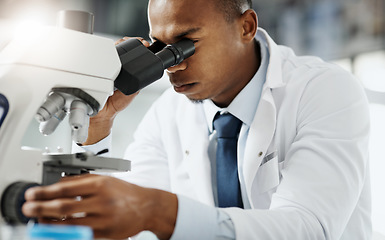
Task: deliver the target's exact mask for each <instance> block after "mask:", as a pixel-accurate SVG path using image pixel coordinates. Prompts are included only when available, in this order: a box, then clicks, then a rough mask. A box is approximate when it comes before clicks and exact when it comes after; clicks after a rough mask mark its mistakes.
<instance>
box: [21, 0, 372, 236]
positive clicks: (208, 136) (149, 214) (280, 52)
mask: <svg viewBox="0 0 385 240" xmlns="http://www.w3.org/2000/svg"><path fill="white" fill-rule="evenodd" d="M149 23H150V31H151V32H150V34H151V38H152V39H153V40H154V41H162V42H164V43H173V42H176V41H178V40H180V39H182V38H189V39H192V40H193V41H194V42H195V46H196V52H195V54H194V55H193V56H192V57H191V58H188V59H186V60H185V61H184V62H182V63H181V64H179V65H177V66H174V67H171V68H169V69H167V72H168V75H169V78H170V82H171V84H172V85H173V90H168V91H166V92H165V93H164V95H163V96H161V97H160V99H159V100H158V101H157V102H155V103H154V105H153V106H152V107H151V109H150V110H149V112H148V113H147V115H146V116H145V117H144V119H143V121H142V123H141V124H140V125H139V127H138V129H137V132H136V134H135V142H134V143H133V144H132V145H131V146H130V147H129V148H128V150H127V154H126V157H127V158H128V159H130V160H132V161H133V162H132V163H133V165H132V173H128V174H126V175H125V176H121V177H122V178H123V179H125V180H127V182H126V181H122V180H118V179H116V178H112V177H106V176H95V175H87V176H78V177H72V178H66V179H63V181H61V182H60V183H58V184H54V185H52V186H47V187H38V188H33V189H30V190H29V191H27V192H26V199H27V203H26V204H25V205H24V206H23V212H24V214H25V215H27V216H31V217H32V216H33V217H38V218H39V219H40V221H42V222H55V223H63V224H82V225H89V226H91V227H92V228H93V229H94V233H95V236H96V237H108V238H126V237H128V236H132V235H135V234H137V233H138V232H140V231H142V230H149V231H152V232H154V233H155V234H156V235H157V236H158V238H160V239H170V238H171V239H370V235H371V223H370V193H369V176H368V163H367V155H368V149H367V142H368V131H369V118H368V106H367V101H366V98H365V96H364V92H363V90H362V89H361V87H360V84H359V83H358V81H357V80H355V79H354V78H353V77H352V76H351V75H350V74H348V73H346V72H344V71H342V70H341V69H339V68H338V67H337V66H334V65H331V64H327V63H325V62H322V61H321V60H320V59H318V58H313V57H297V56H295V55H294V53H293V52H292V51H291V50H290V49H289V48H286V47H283V46H277V45H276V44H275V43H274V42H273V41H272V40H271V38H270V37H269V36H268V35H267V33H266V32H265V31H264V30H263V29H260V28H258V23H257V15H256V13H255V12H254V11H253V10H251V2H250V1H246V0H237V1H230V0H211V1H206V0H194V1H188V0H150V2H149ZM122 41H123V40H122ZM143 42H144V44H145V45H146V46H148V43H147V42H145V41H143ZM132 98H133V96H123V95H122V94H121V93H120V92H115V94H114V95H113V96H111V97H110V98H109V100H108V102H107V104H106V106H105V107H104V109H103V110H102V111H101V112H100V113H99V114H98V116H96V117H95V118H93V119H92V120H91V122H90V133H89V137H88V139H87V143H86V144H87V145H90V146H85V147H84V148H86V149H88V150H92V149H94V150H97V149H100V148H101V147H104V146H105V145H106V142H108V140H109V138H110V137H109V134H110V129H111V127H112V123H113V119H114V117H115V116H116V114H117V113H118V112H119V111H121V110H123V109H124V108H125V107H126V106H127V105H128V104H129V103H130V101H131V100H132ZM230 118H231V119H232V120H231V121H233V119H236V120H235V122H236V121H238V123H237V124H238V125H237V127H225V128H224V129H225V130H229V129H230V130H231V129H236V128H237V130H236V131H234V132H235V135H236V138H235V143H236V144H235V150H237V152H235V155H234V140H233V139H234V138H233V137H227V138H229V139H230V138H231V139H232V140H231V141H232V143H228V144H229V145H223V142H226V141H227V140H223V137H222V136H221V134H222V133H223V130H222V127H221V125H220V124H219V123H218V122H219V121H217V120H218V119H230ZM232 126H235V125H232ZM238 131H239V132H238ZM226 144H227V143H226ZM230 145H231V147H230ZM228 155H230V156H232V158H235V163H232V164H233V165H230V166H231V167H228V165H227V164H228V162H226V161H227V160H226V161H223V159H231V157H228ZM229 169H230V170H232V172H231V173H225V172H226V171H228V170H229ZM226 174H227V175H226ZM133 183H137V184H139V185H140V186H139V185H134V184H133ZM150 187H154V188H150ZM226 187H227V188H228V189H226ZM160 189H162V190H160ZM77 196H81V200H79V198H76V197H77ZM74 213H83V217H79V214H77V217H74V216H73V214H74ZM58 219H62V220H58Z"/></svg>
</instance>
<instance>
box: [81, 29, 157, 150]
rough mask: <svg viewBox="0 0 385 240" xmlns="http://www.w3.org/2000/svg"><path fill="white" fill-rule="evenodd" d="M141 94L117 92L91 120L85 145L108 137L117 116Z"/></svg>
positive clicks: (144, 41) (125, 38) (121, 40)
mask: <svg viewBox="0 0 385 240" xmlns="http://www.w3.org/2000/svg"><path fill="white" fill-rule="evenodd" d="M128 39H130V38H129V37H124V38H122V39H119V40H118V41H116V43H115V44H116V45H117V44H119V43H121V42H124V41H125V40H128ZM137 39H139V40H140V41H141V42H142V43H143V45H144V46H146V47H149V46H150V44H149V43H148V42H147V41H146V40H144V39H143V38H137ZM138 93H139V92H137V93H134V94H131V95H128V96H126V95H124V94H123V93H122V92H120V91H119V90H116V91H115V92H114V94H113V95H112V96H110V97H109V98H108V100H107V102H106V104H105V105H104V107H103V109H102V110H100V111H99V113H98V114H97V115H96V116H94V117H92V118H91V119H90V126H89V128H88V138H87V140H86V142H85V143H83V145H91V144H94V143H97V142H99V141H100V140H102V139H103V138H105V137H107V136H108V135H109V134H110V132H111V128H112V124H113V122H114V119H115V117H116V115H117V114H118V113H119V112H120V111H122V110H124V109H125V108H126V107H127V106H128V105H129V104H130V103H131V102H132V100H133V99H134V98H135V97H136V95H138Z"/></svg>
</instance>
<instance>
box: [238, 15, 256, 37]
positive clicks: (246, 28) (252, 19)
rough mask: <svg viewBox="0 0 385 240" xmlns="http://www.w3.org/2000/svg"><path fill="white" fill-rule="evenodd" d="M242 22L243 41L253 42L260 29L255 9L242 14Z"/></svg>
mask: <svg viewBox="0 0 385 240" xmlns="http://www.w3.org/2000/svg"><path fill="white" fill-rule="evenodd" d="M240 21H241V22H240V23H241V25H242V36H241V37H242V39H243V40H244V41H246V42H250V41H252V40H253V39H254V37H255V34H256V33H257V29H258V17H257V13H256V12H255V11H254V10H253V9H248V10H246V11H245V12H244V13H243V14H242V16H241V18H240Z"/></svg>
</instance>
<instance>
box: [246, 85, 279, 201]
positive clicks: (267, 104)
mask: <svg viewBox="0 0 385 240" xmlns="http://www.w3.org/2000/svg"><path fill="white" fill-rule="evenodd" d="M275 125H276V109H275V105H274V100H273V96H272V94H271V89H270V88H264V91H263V93H262V97H261V100H260V102H259V105H258V109H257V112H256V114H255V117H254V120H253V122H252V124H251V126H250V130H249V135H248V138H247V142H246V146H245V157H244V164H243V172H244V177H245V186H246V191H247V195H248V196H249V202H250V204H251V206H252V208H253V207H254V206H253V205H254V204H253V201H252V192H251V189H252V184H253V181H254V178H255V176H256V172H257V171H258V168H259V166H260V164H261V162H262V159H263V158H264V156H265V155H266V151H267V150H268V148H269V145H270V144H271V141H272V139H273V136H274V133H275Z"/></svg>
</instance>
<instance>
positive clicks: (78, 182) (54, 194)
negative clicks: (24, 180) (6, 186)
mask: <svg viewBox="0 0 385 240" xmlns="http://www.w3.org/2000/svg"><path fill="white" fill-rule="evenodd" d="M94 177H95V175H92V176H91V175H90V176H78V177H76V178H75V177H74V178H71V179H70V178H68V179H66V180H65V181H61V182H58V183H55V184H52V185H48V186H39V187H33V188H29V189H28V190H27V191H26V192H25V199H26V200H27V201H31V200H51V199H56V198H70V197H77V196H87V195H91V194H93V193H94V192H95V191H97V190H96V186H95V184H96V182H95V181H94V180H93V178H94Z"/></svg>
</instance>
